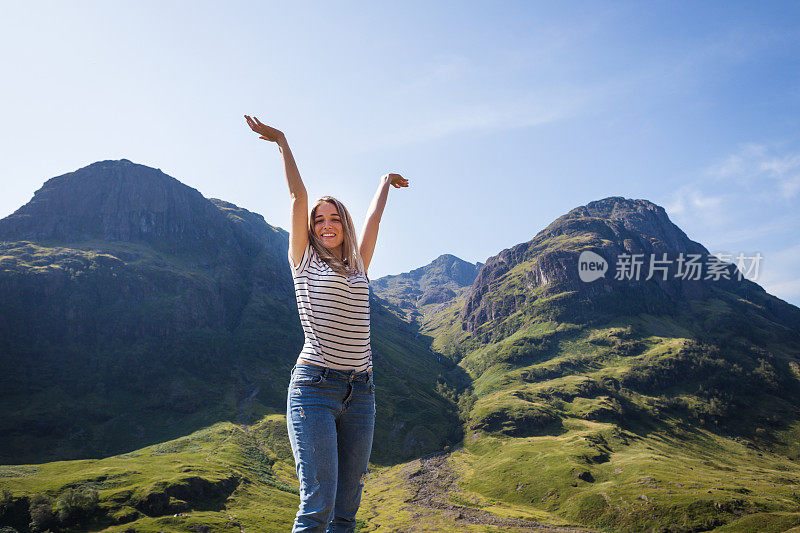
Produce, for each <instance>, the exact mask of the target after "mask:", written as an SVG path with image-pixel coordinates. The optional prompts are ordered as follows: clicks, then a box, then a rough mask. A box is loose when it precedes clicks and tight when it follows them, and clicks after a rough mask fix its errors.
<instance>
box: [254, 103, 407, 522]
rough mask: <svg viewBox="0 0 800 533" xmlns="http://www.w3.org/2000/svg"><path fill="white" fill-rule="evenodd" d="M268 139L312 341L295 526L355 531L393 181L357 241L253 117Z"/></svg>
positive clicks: (303, 370) (296, 422)
mask: <svg viewBox="0 0 800 533" xmlns="http://www.w3.org/2000/svg"><path fill="white" fill-rule="evenodd" d="M245 119H246V120H247V124H248V125H249V126H250V128H251V129H252V130H253V131H255V132H256V133H258V134H259V135H260V138H261V139H264V140H267V141H271V142H274V143H277V144H278V148H279V149H280V151H281V154H282V156H283V167H284V172H285V173H286V181H287V183H288V184H289V193H290V197H291V217H292V221H291V227H290V231H289V254H288V255H289V261H290V262H291V267H292V268H291V270H292V278H293V279H294V288H295V295H296V297H297V309H298V311H299V313H300V323H301V324H302V326H303V331H304V333H305V344H304V345H303V349H302V350H301V352H300V355H299V356H298V358H297V363H296V364H295V366H294V368H292V373H291V378H290V383H289V392H288V396H287V400H286V425H287V429H288V431H289V441H290V443H291V445H292V453H293V454H294V460H295V465H296V467H297V477H298V479H299V480H300V509H299V510H298V511H297V516H296V517H295V521H294V528H293V529H292V531H332V532H339V531H354V530H355V524H356V521H355V516H356V511H358V506H359V504H360V503H361V489H362V488H363V486H364V481H365V478H366V477H367V475H368V472H367V463H368V461H369V455H370V452H371V451H372V432H373V428H374V426H375V386H374V383H373V380H372V352H371V350H370V343H369V278H368V277H367V268H368V267H369V263H370V260H371V259H372V253H373V252H374V250H375V241H376V239H377V237H378V226H379V224H380V221H381V216H382V215H383V208H384V207H385V206H386V197H387V195H388V193H389V186H390V185H392V186H394V187H397V188H400V187H408V180H406V179H405V178H403V177H402V176H400V175H399V174H386V175H384V176H382V177H381V178H380V184H379V186H378V190H377V192H376V193H375V197H374V198H373V199H372V204H371V205H370V207H369V211H368V213H367V218H366V222H365V224H364V228H363V229H362V232H361V238H360V239H359V240H358V242H356V238H355V229H354V226H353V221H352V219H351V218H350V213H349V212H348V211H347V208H345V206H344V205H342V203H341V202H339V201H338V200H336V199H335V198H332V197H330V196H323V197H322V198H320V199H319V200H317V202H316V203H315V204H314V207H313V208H312V209H311V213H310V214H309V212H308V196H307V194H306V189H305V186H304V185H303V180H302V179H301V178H300V173H299V172H298V170H297V165H296V164H295V161H294V157H293V156H292V152H291V150H289V145H288V143H287V142H286V137H285V136H284V134H283V133H282V132H280V131H278V130H276V129H275V128H272V127H270V126H267V125H266V124H262V123H261V122H260V121H259V120H258V119H257V118H255V117H253V118H251V117H249V116H247V115H245Z"/></svg>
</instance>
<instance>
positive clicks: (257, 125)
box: [244, 115, 286, 143]
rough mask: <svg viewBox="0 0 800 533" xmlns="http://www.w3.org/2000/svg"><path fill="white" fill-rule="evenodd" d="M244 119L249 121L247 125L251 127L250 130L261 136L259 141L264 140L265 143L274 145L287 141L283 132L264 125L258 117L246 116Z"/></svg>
mask: <svg viewBox="0 0 800 533" xmlns="http://www.w3.org/2000/svg"><path fill="white" fill-rule="evenodd" d="M244 118H245V119H246V120H247V125H248V126H250V129H251V130H253V131H254V132H256V133H258V134H259V135H260V137H259V139H264V140H265V141H272V142H274V143H276V142H280V141H281V140H285V139H286V137H285V136H284V135H283V132H282V131H280V130H276V129H275V128H273V127H271V126H267V125H266V124H263V123H262V122H261V121H260V120H258V119H257V118H256V117H248V116H247V115H245V116H244Z"/></svg>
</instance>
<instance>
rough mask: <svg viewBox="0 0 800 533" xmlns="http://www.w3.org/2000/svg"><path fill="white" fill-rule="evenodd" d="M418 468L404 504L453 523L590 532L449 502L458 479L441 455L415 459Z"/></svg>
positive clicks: (455, 490)
mask: <svg viewBox="0 0 800 533" xmlns="http://www.w3.org/2000/svg"><path fill="white" fill-rule="evenodd" d="M419 463H420V467H419V469H418V470H416V471H415V472H413V473H412V474H410V475H409V477H408V485H407V486H408V490H409V491H410V492H411V494H412V496H411V498H409V499H408V500H406V503H410V504H413V505H419V506H421V507H426V508H428V509H436V510H438V511H440V512H442V514H443V515H445V516H447V517H448V518H450V519H452V520H454V521H455V522H457V523H467V524H475V525H487V526H498V527H507V528H515V529H518V530H521V531H538V532H551V531H558V532H564V533H588V532H591V531H592V530H590V529H584V528H579V527H569V526H555V525H550V524H543V523H541V522H536V521H534V520H524V519H520V518H504V517H501V516H498V515H495V514H492V513H490V512H488V511H483V510H481V509H475V508H474V507H468V506H464V505H458V504H456V503H453V502H452V501H451V500H450V499H449V498H448V497H447V495H448V494H453V493H455V494H457V493H458V492H459V490H458V486H457V484H456V482H457V480H458V477H457V475H456V474H455V472H453V470H452V469H451V468H450V465H449V463H448V456H447V455H446V454H444V453H441V454H437V455H433V456H429V457H425V458H422V459H419Z"/></svg>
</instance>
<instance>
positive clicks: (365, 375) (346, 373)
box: [291, 363, 372, 383]
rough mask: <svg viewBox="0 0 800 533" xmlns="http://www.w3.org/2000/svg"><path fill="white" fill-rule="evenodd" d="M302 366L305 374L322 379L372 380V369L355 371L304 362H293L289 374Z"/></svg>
mask: <svg viewBox="0 0 800 533" xmlns="http://www.w3.org/2000/svg"><path fill="white" fill-rule="evenodd" d="M297 368H302V369H303V372H304V373H305V374H306V375H309V374H310V375H314V376H322V377H323V378H324V379H339V380H342V381H366V382H367V383H369V382H370V381H372V370H368V371H365V372H356V371H355V370H336V369H335V368H328V367H321V366H317V365H309V364H305V363H295V365H294V366H293V367H292V371H291V374H294V371H295V369H297Z"/></svg>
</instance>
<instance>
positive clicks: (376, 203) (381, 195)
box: [358, 174, 408, 274]
mask: <svg viewBox="0 0 800 533" xmlns="http://www.w3.org/2000/svg"><path fill="white" fill-rule="evenodd" d="M390 185H392V186H394V187H396V188H398V189H399V188H400V187H408V180H407V179H405V178H404V177H403V176H401V175H400V174H384V175H383V176H381V178H380V180H379V182H378V190H377V191H375V196H374V197H373V198H372V203H371V204H370V206H369V210H368V211H367V218H366V220H365V221H364V227H363V228H362V229H361V238H360V239H359V240H358V243H359V244H358V251H359V253H360V254H361V260H362V261H363V262H364V270H365V272H364V274H366V270H367V269H368V268H369V263H370V261H372V254H373V253H374V252H375V242H376V241H377V240H378V227H379V226H380V224H381V217H382V216H383V208H384V207H386V197H387V196H389V186H390Z"/></svg>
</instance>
